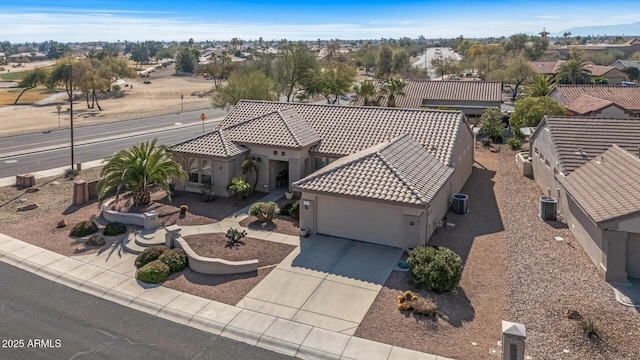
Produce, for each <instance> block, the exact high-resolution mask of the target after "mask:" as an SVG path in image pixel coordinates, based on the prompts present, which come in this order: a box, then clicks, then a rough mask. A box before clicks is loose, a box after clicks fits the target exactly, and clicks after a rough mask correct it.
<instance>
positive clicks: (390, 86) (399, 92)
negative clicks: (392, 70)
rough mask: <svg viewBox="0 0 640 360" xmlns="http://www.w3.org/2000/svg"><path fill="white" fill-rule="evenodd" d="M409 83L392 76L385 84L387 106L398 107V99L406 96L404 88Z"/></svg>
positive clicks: (384, 91)
mask: <svg viewBox="0 0 640 360" xmlns="http://www.w3.org/2000/svg"><path fill="white" fill-rule="evenodd" d="M405 86H407V83H406V82H404V80H402V78H400V77H398V76H392V77H390V78H389V79H387V80H386V81H385V82H384V85H383V90H382V92H383V93H384V94H386V95H387V106H388V107H395V106H396V97H397V96H405V93H404V91H403V90H404V87H405Z"/></svg>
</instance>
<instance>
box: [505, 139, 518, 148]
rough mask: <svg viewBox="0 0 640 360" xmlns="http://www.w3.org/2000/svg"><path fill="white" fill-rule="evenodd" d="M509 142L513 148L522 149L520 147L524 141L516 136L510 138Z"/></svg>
mask: <svg viewBox="0 0 640 360" xmlns="http://www.w3.org/2000/svg"><path fill="white" fill-rule="evenodd" d="M507 144H509V146H510V147H511V150H518V149H520V147H522V141H520V140H518V139H516V138H510V139H509V140H508V141H507Z"/></svg>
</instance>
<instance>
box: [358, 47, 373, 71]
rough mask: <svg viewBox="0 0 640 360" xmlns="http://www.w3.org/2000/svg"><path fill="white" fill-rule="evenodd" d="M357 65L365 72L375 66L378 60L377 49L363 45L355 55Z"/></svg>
mask: <svg viewBox="0 0 640 360" xmlns="http://www.w3.org/2000/svg"><path fill="white" fill-rule="evenodd" d="M356 58H357V65H358V66H364V70H365V72H369V70H371V69H373V68H374V67H375V66H376V59H377V58H378V48H377V47H375V46H373V45H371V44H364V45H363V46H362V47H361V48H360V49H358V51H357V53H356Z"/></svg>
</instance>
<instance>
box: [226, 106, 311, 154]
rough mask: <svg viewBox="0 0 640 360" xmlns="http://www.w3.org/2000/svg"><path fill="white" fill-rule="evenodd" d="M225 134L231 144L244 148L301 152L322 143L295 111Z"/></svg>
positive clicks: (272, 114)
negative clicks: (247, 146)
mask: <svg viewBox="0 0 640 360" xmlns="http://www.w3.org/2000/svg"><path fill="white" fill-rule="evenodd" d="M256 115H258V114H256ZM224 132H225V133H226V134H227V135H228V137H229V139H230V140H231V141H233V142H236V143H242V144H259V145H268V146H278V147H289V148H301V147H305V146H309V145H312V144H315V143H317V142H318V141H320V136H319V135H318V133H317V132H316V131H315V130H314V129H313V128H312V127H311V126H310V125H309V123H307V121H306V120H305V119H303V118H302V117H301V116H300V114H298V112H297V111H296V110H295V109H282V110H275V111H272V112H270V113H266V114H260V115H259V116H257V117H255V118H252V119H248V120H245V121H243V122H240V123H237V124H234V125H232V126H229V127H226V128H225V129H224Z"/></svg>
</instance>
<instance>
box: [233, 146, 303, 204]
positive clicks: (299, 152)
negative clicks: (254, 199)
mask: <svg viewBox="0 0 640 360" xmlns="http://www.w3.org/2000/svg"><path fill="white" fill-rule="evenodd" d="M243 145H244V146H245V147H247V148H249V149H250V150H251V151H250V153H249V154H247V156H253V157H255V158H260V171H259V172H260V175H259V179H258V185H257V187H256V190H257V191H263V192H267V191H270V190H273V189H275V187H276V184H275V179H276V176H277V174H273V171H275V167H274V165H273V162H270V161H269V160H274V161H287V162H288V171H289V186H288V187H289V188H290V187H291V183H292V182H294V181H297V180H300V179H302V178H303V177H304V176H306V175H307V174H308V172H307V171H308V169H306V166H305V164H306V159H308V158H309V148H310V147H304V148H301V149H289V148H276V147H269V146H260V145H253V144H243ZM283 153H284V155H283ZM238 174H242V171H240V172H239V173H238ZM253 176H255V175H254V174H252V175H249V174H247V178H248V179H250V180H249V182H250V183H252V184H253V180H254V179H255V178H254V177H253Z"/></svg>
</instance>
